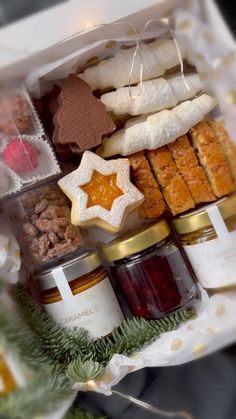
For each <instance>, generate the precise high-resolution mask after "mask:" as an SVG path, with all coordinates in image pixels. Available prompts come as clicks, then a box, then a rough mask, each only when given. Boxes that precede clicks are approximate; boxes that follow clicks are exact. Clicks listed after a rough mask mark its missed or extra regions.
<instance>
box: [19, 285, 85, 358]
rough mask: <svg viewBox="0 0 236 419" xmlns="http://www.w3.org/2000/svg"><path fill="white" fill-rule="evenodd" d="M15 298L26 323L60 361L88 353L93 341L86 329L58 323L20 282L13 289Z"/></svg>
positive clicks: (50, 353) (46, 349) (52, 355)
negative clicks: (66, 326)
mask: <svg viewBox="0 0 236 419" xmlns="http://www.w3.org/2000/svg"><path fill="white" fill-rule="evenodd" d="M12 296H13V300H14V301H15V302H16V303H17V306H18V308H19V310H20V314H21V315H22V317H23V319H24V321H25V323H26V324H27V325H28V326H29V327H30V328H32V329H33V331H34V332H35V333H36V334H37V335H38V337H39V339H41V341H42V343H43V345H44V349H45V351H46V352H47V353H48V354H49V355H50V356H51V358H53V359H54V360H55V361H57V362H59V363H66V364H67V363H69V362H71V361H72V360H73V359H75V358H77V357H78V356H83V355H84V354H86V353H88V346H89V344H90V342H91V339H90V337H89V333H88V332H87V330H85V329H77V328H73V329H64V328H62V327H60V326H59V325H58V324H56V323H55V322H54V321H53V320H51V319H50V317H48V315H47V314H46V313H45V312H44V311H43V310H42V308H41V307H40V305H39V304H37V303H36V302H35V301H33V299H32V298H31V297H30V296H29V295H28V293H27V291H26V290H25V289H24V287H23V286H22V285H20V284H17V285H16V286H15V287H14V288H13V290H12Z"/></svg>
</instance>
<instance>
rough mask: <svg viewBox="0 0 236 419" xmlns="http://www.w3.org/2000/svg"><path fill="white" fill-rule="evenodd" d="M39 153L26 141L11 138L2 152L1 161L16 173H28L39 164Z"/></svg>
mask: <svg viewBox="0 0 236 419" xmlns="http://www.w3.org/2000/svg"><path fill="white" fill-rule="evenodd" d="M38 156H39V151H38V150H36V149H35V148H34V147H33V146H32V145H31V144H30V143H29V142H28V141H26V140H21V139H19V138H16V137H14V138H12V140H11V141H10V142H9V144H8V145H7V147H6V148H5V150H4V152H3V160H4V162H5V163H6V165H7V166H8V167H10V168H11V169H12V170H14V171H15V172H17V173H22V174H23V173H29V172H31V171H33V170H34V169H35V168H36V167H37V166H38V164H39V162H38Z"/></svg>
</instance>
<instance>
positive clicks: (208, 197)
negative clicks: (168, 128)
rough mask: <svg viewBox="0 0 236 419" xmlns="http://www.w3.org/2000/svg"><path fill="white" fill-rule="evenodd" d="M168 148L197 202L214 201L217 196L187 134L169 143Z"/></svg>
mask: <svg viewBox="0 0 236 419" xmlns="http://www.w3.org/2000/svg"><path fill="white" fill-rule="evenodd" d="M168 149H169V151H170V153H171V155H172V158H173V159H174V161H175V164H176V166H177V169H178V171H179V173H180V174H181V175H182V177H183V179H184V180H185V182H186V185H187V186H188V188H189V191H190V193H191V195H192V197H193V200H194V202H195V204H201V203H203V202H210V201H214V199H216V197H215V195H214V194H213V192H212V190H211V186H210V184H209V182H208V180H207V178H206V175H205V173H204V170H203V169H202V167H201V166H199V164H198V160H197V157H196V155H195V153H194V149H193V147H192V146H191V144H190V142H189V139H188V137H187V135H183V136H182V137H179V138H178V139H177V140H176V141H174V142H173V143H171V144H168Z"/></svg>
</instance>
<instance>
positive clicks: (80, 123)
mask: <svg viewBox="0 0 236 419" xmlns="http://www.w3.org/2000/svg"><path fill="white" fill-rule="evenodd" d="M53 122H54V125H55V131H54V134H53V143H54V144H55V145H58V144H62V145H68V144H77V145H78V146H79V148H80V149H81V150H89V149H92V148H94V147H96V146H98V145H99V144H101V141H102V137H103V135H106V134H109V133H111V132H113V131H114V130H115V124H114V122H113V121H112V120H111V118H110V117H109V116H108V115H107V113H106V107H105V105H103V103H102V102H101V101H100V100H99V99H97V98H96V97H95V96H93V93H92V90H91V88H90V86H89V85H88V84H87V83H86V82H84V81H83V80H81V79H80V78H79V77H77V76H75V75H74V74H70V75H69V76H68V77H67V78H66V79H65V82H64V84H63V86H62V90H61V93H60V95H59V96H58V108H57V110H56V112H55V114H54V118H53Z"/></svg>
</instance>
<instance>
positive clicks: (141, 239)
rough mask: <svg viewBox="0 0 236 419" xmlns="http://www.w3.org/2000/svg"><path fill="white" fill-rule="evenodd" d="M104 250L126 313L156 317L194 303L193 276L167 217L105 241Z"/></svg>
mask: <svg viewBox="0 0 236 419" xmlns="http://www.w3.org/2000/svg"><path fill="white" fill-rule="evenodd" d="M103 252H104V255H105V257H106V258H107V260H108V262H109V263H110V269H111V276H112V278H113V279H114V287H115V288H116V289H117V295H118V296H119V299H120V303H121V305H122V306H123V309H124V311H125V312H126V313H127V315H128V314H131V315H133V316H138V317H144V318H145V319H156V318H159V317H162V316H165V315H166V314H169V313H172V312H174V311H176V310H178V309H180V308H182V307H185V306H186V305H192V304H193V302H194V299H195V297H196V296H197V288H196V286H195V284H194V278H193V277H192V272H191V270H189V267H188V266H187V262H186V261H185V259H184V257H183V256H182V254H181V251H180V250H179V248H178V246H177V244H176V243H175V242H174V239H173V237H172V235H171V231H170V228H169V226H168V224H167V223H166V221H165V220H161V221H159V222H157V223H155V224H152V225H148V226H145V227H142V228H141V229H139V230H136V231H134V232H131V233H128V234H126V235H125V236H123V237H120V238H118V239H116V240H114V241H113V242H111V243H110V244H108V245H104V246H103Z"/></svg>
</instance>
